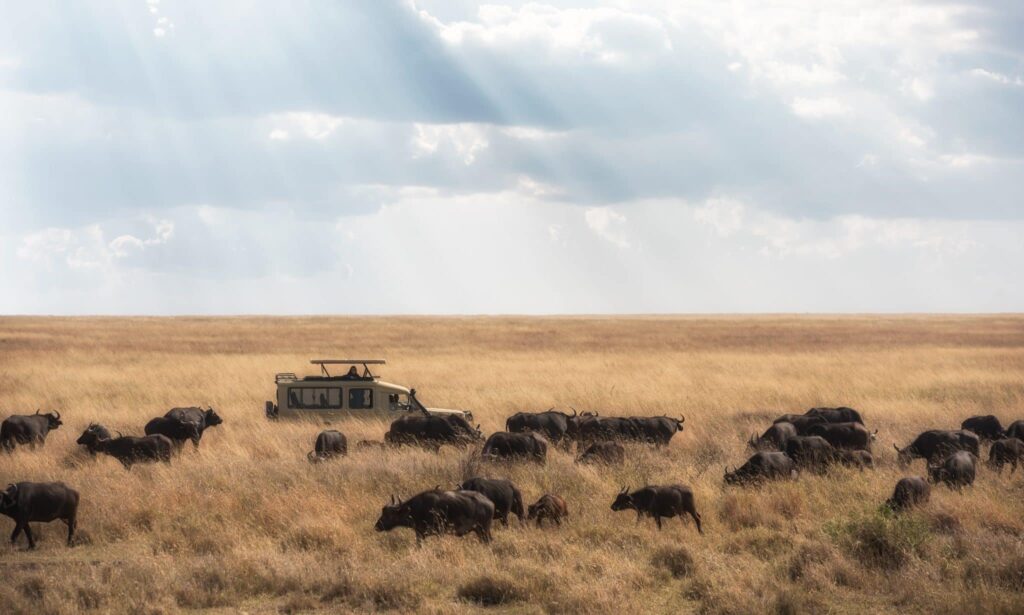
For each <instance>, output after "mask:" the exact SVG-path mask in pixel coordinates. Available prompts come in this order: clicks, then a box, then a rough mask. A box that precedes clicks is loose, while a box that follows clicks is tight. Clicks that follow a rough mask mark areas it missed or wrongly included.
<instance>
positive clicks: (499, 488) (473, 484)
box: [459, 478, 526, 526]
mask: <svg viewBox="0 0 1024 615" xmlns="http://www.w3.org/2000/svg"><path fill="white" fill-rule="evenodd" d="M459 489H461V490H463V491H476V492H477V493H480V494H483V495H484V496H486V497H487V499H488V500H490V501H491V502H492V503H493V504H494V518H495V519H499V520H500V521H501V524H502V525H506V526H507V525H508V515H509V513H512V514H514V515H515V516H516V517H518V518H519V521H522V520H523V517H524V515H525V514H526V513H525V511H524V510H523V494H522V493H521V492H520V491H519V489H518V488H517V487H516V486H515V485H514V484H512V481H510V480H506V479H504V478H471V479H469V480H467V481H464V482H463V483H462V484H461V485H459Z"/></svg>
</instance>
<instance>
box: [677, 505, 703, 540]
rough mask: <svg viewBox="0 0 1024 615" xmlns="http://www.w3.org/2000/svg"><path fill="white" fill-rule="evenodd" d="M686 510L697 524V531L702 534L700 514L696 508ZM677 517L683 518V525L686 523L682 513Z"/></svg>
mask: <svg viewBox="0 0 1024 615" xmlns="http://www.w3.org/2000/svg"><path fill="white" fill-rule="evenodd" d="M688 512H689V513H690V516H691V517H693V522H694V523H696V524H697V533H698V534H703V533H704V530H703V529H701V527H700V514H699V513H698V512H697V511H696V510H690V511H688ZM679 519H680V520H683V525H686V521H685V519H684V517H683V516H682V515H679Z"/></svg>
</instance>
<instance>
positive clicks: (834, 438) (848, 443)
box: [807, 423, 875, 451]
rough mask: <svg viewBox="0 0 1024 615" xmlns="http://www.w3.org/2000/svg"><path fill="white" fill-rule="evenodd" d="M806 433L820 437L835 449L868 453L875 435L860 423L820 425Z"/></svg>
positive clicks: (814, 426)
mask: <svg viewBox="0 0 1024 615" xmlns="http://www.w3.org/2000/svg"><path fill="white" fill-rule="evenodd" d="M807 433H808V434H809V435H812V436H821V437H822V438H825V439H826V440H828V443H829V444H831V445H832V446H834V447H835V448H845V449H850V450H860V451H869V450H871V441H872V440H873V439H874V437H875V434H873V433H871V432H870V431H868V430H867V428H866V427H864V426H863V425H861V424H860V423H821V424H818V425H812V426H811V427H810V428H809V429H808V430H807Z"/></svg>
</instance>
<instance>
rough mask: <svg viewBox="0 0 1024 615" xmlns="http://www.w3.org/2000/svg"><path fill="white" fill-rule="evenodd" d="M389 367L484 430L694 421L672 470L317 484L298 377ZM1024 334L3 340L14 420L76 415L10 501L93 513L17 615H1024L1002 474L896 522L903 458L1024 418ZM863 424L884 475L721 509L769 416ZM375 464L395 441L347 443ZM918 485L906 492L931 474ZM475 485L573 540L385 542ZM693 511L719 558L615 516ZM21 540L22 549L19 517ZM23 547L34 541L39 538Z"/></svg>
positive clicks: (685, 331)
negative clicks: (962, 428) (396, 503)
mask: <svg viewBox="0 0 1024 615" xmlns="http://www.w3.org/2000/svg"><path fill="white" fill-rule="evenodd" d="M337 355H367V356H384V357H386V358H387V359H388V361H389V365H388V366H387V368H386V369H385V370H384V372H383V373H384V376H385V378H386V379H387V380H390V381H393V382H399V383H403V384H407V385H412V386H416V387H417V388H418V389H419V390H420V392H421V394H420V397H421V398H422V399H423V400H424V401H425V402H426V403H427V404H428V405H434V406H441V407H451V408H468V409H471V410H472V411H473V413H474V414H475V416H476V417H477V418H478V419H479V421H480V422H481V423H482V424H483V428H484V430H485V431H487V432H490V431H494V430H497V429H499V428H501V426H502V425H503V424H504V417H506V416H507V415H509V414H511V413H513V412H515V411H519V410H543V409H546V408H548V407H551V406H560V407H567V406H570V405H571V406H575V407H576V408H580V409H584V408H586V409H595V410H599V411H601V412H602V413H603V414H613V413H623V414H652V415H653V414H662V413H667V414H670V415H678V414H680V413H683V414H685V415H686V418H687V420H686V431H685V432H684V433H683V434H682V435H681V436H677V437H676V438H675V439H674V440H673V442H672V445H671V446H670V447H668V448H667V449H664V450H654V449H650V448H647V447H630V459H629V461H627V463H626V464H625V465H624V466H623V467H620V468H598V467H577V466H576V465H575V464H574V463H573V460H572V456H571V454H568V453H564V452H560V451H555V452H554V453H552V455H551V457H550V459H549V461H548V463H547V465H546V466H544V467H536V466H534V465H527V466H495V465H490V466H481V465H480V464H479V463H478V462H476V461H474V460H473V459H472V455H471V453H470V452H460V451H457V450H453V449H444V450H442V452H441V454H440V455H433V454H430V453H427V452H422V451H415V450H402V451H400V452H394V451H389V452H381V451H374V452H363V453H358V452H357V453H354V454H352V455H350V456H349V457H348V458H346V459H342V460H338V461H335V462H331V463H326V464H321V465H319V466H311V465H310V464H309V463H307V462H306V459H305V453H306V451H308V450H309V449H310V448H311V446H312V441H313V438H314V436H315V434H316V432H317V431H318V429H319V428H320V426H318V425H315V424H312V423H301V422H292V423H282V424H273V423H270V422H268V421H266V420H265V419H264V418H263V402H264V400H265V399H269V398H270V396H271V395H272V392H273V374H274V373H275V372H277V371H297V372H306V371H308V369H309V367H310V366H309V365H308V364H307V361H308V359H310V358H312V357H318V356H337ZM1022 402H1024V318H1022V317H1015V316H1008V317H970V318H968V317H914V318H910V317H906V318H902V317H892V318H883V317H863V318H861V317H843V318H817V317H815V318H811V317H750V318H724V317H723V318H696V317H692V318H684V317H679V318H676V317H665V318H660V317H646V318H546V319H542V318H288V319H277V318H273V319H271V318H267V319H261V318H179V319H150V318H137V319H123V318H117V319H114V318H110V319H106V318H95V319H92V318H90V319H46V318H4V319H0V413H3V414H4V415H6V414H10V413H27V412H32V411H34V410H35V409H36V408H37V407H43V408H57V409H59V410H61V411H62V412H63V414H64V421H65V425H64V427H62V428H61V429H59V430H58V431H56V432H53V433H52V434H51V435H50V439H49V441H48V443H47V445H46V447H45V448H43V449H41V450H39V451H36V452H31V451H29V450H27V449H19V450H18V451H17V452H16V453H15V454H14V455H12V456H6V455H4V456H0V482H3V483H4V484H6V483H7V482H11V481H15V480H62V481H64V482H66V483H68V484H69V485H71V486H73V487H75V488H76V489H78V490H79V491H80V492H81V494H82V504H81V509H80V516H79V526H80V528H81V530H80V544H79V545H77V546H75V547H74V548H71V549H68V548H66V547H65V546H64V545H63V541H62V539H61V535H62V528H63V525H62V524H59V523H55V524H51V525H48V526H39V527H40V528H41V532H40V533H41V534H42V541H41V544H40V548H39V549H38V550H37V551H35V552H26V551H22V550H11V549H10V548H9V547H0V553H2V554H0V571H2V579H3V581H2V582H0V612H3V613H22V612H23V613H46V612H54V613H79V612H83V611H90V610H91V611H95V612H112V613H123V612H139V613H151V612H152V613H159V612H162V613H171V612H179V611H188V610H211V611H212V612H218V611H219V612H235V611H239V610H244V611H248V612H277V611H281V612H307V611H309V612H316V611H324V612H343V611H372V610H389V609H396V610H422V611H427V612H438V613H453V612H468V611H473V610H476V609H478V608H480V605H481V604H494V603H498V604H497V605H496V606H492V607H491V609H492V610H495V611H502V610H507V611H512V612H523V613H533V612H554V613H613V612H614V613H618V612H623V611H624V610H628V611H632V612H638V611H643V612H680V611H683V612H688V611H694V612H702V613H705V612H706V613H753V612H779V613H801V612H813V613H821V612H834V613H864V612H900V613H908V612H909V613H915V612H916V613H954V612H955V613H960V612H987V613H997V612H1006V613H1011V612H1022V611H1024V593H1022V592H1024V546H1022V544H1024V543H1022V539H1024V488H1022V480H1024V477H1022V476H1021V475H1019V474H1018V475H1017V476H1014V477H1012V478H1011V477H1009V476H1008V475H1005V474H1004V476H1002V477H998V476H995V475H993V474H992V473H991V472H989V471H987V470H984V469H983V470H982V471H981V473H980V477H979V480H978V483H977V484H976V485H975V486H974V487H973V488H970V489H967V490H965V491H964V492H963V493H962V494H957V493H954V492H950V491H948V490H946V489H944V488H940V489H936V491H935V494H934V496H933V499H932V502H931V503H930V505H929V506H927V507H926V508H925V509H923V510H920V511H917V512H913V513H910V514H908V515H906V516H904V517H902V518H898V519H896V518H892V517H890V516H886V515H884V514H882V513H880V512H879V504H880V503H881V502H882V501H883V500H885V498H887V497H888V496H889V495H890V493H891V489H892V486H893V485H894V483H895V482H896V480H897V479H898V478H899V477H900V476H902V475H904V472H902V471H901V470H900V469H899V468H897V467H896V466H895V459H894V453H893V451H892V447H891V443H892V442H894V441H896V442H905V441H906V440H908V439H909V438H910V437H911V436H912V435H914V434H916V433H917V432H918V431H921V430H923V429H925V428H932V427H946V428H951V427H956V426H958V425H959V423H960V421H961V420H962V419H963V418H964V417H966V416H968V415H971V414H977V413H989V412H992V413H994V414H996V415H999V416H1000V417H1001V418H1002V419H1003V420H1004V421H1009V420H1012V419H1015V418H1024V403H1022ZM208 403H209V404H212V405H213V406H214V407H216V408H217V409H218V411H219V412H220V413H221V415H222V416H223V417H224V418H225V421H226V422H225V424H224V425H222V426H220V427H217V428H214V429H213V430H212V431H210V432H208V433H207V435H206V436H205V437H204V439H203V444H202V448H201V450H200V451H199V452H193V451H191V450H190V449H186V450H185V453H184V454H183V456H182V457H180V458H178V459H175V461H174V463H173V464H172V465H171V466H169V467H167V466H163V465H158V466H137V467H135V468H133V469H132V470H131V471H130V472H126V471H125V470H124V469H122V468H121V466H120V465H119V464H118V463H117V462H116V461H114V460H112V459H109V458H100V459H97V460H95V461H93V460H90V459H89V458H87V457H86V456H85V455H83V454H82V453H81V452H80V451H76V447H75V445H74V440H75V438H77V436H78V435H79V433H81V431H82V429H83V428H84V427H85V426H86V425H87V424H88V423H89V422H90V421H93V420H99V421H102V422H103V423H104V424H106V425H107V426H109V427H111V428H115V429H120V430H122V431H124V432H125V433H129V432H131V433H141V430H142V426H143V425H144V424H145V422H146V421H147V420H148V419H149V418H150V417H153V416H158V415H160V414H162V413H163V412H165V411H166V410H167V409H168V408H170V407H172V406H176V405H192V404H204V405H205V404H208ZM815 405H850V406H853V407H856V408H858V409H860V410H861V411H862V412H863V414H864V415H865V418H866V420H867V422H868V424H869V426H870V427H871V428H872V429H874V428H876V427H877V428H878V429H879V440H878V443H877V445H876V454H877V457H878V464H879V469H878V470H877V471H875V472H866V473H859V472H855V471H836V472H833V473H831V474H830V475H827V476H805V477H803V478H801V479H800V480H799V481H797V482H793V483H784V484H777V485H772V486H769V487H765V488H761V489H748V490H740V489H725V488H723V486H722V480H721V478H722V467H723V465H725V464H726V463H728V464H730V465H732V464H739V463H740V462H742V461H743V460H744V459H745V458H746V457H747V455H748V452H747V451H746V450H745V448H744V445H745V444H744V443H745V440H746V438H747V437H748V436H749V435H750V433H751V432H752V431H754V430H757V429H761V428H763V426H765V425H766V424H767V423H769V422H770V419H771V417H772V416H773V415H775V414H778V413H782V412H799V411H803V410H804V409H806V408H808V407H811V406H815ZM340 428H341V429H342V430H343V431H345V432H346V433H347V434H348V435H349V438H350V441H354V440H358V439H361V438H373V439H379V438H380V437H381V435H382V434H383V432H384V431H385V425H384V424H382V423H378V422H352V423H345V424H342V425H341V426H340ZM921 463H922V462H917V465H915V466H914V467H913V468H912V469H911V470H909V471H908V473H916V474H920V473H922V472H923V467H922V465H921ZM475 471H479V472H482V473H484V474H487V475H492V476H500V475H507V476H509V477H510V478H512V479H513V480H514V481H515V482H516V483H517V484H518V485H519V486H520V487H521V488H522V489H523V491H524V494H525V497H526V498H527V499H528V500H530V501H532V500H534V499H535V498H537V497H538V496H539V495H541V494H542V493H543V492H545V491H552V492H557V493H560V494H562V495H563V496H564V497H565V498H566V500H567V501H568V502H569V505H570V510H571V516H570V518H569V522H568V524H567V525H563V527H562V528H560V529H557V528H551V529H548V528H545V529H544V530H540V531H538V530H536V529H534V528H532V527H529V528H527V527H519V526H518V524H517V523H515V522H513V524H512V526H511V527H510V528H509V529H502V528H500V527H498V528H497V529H496V531H495V540H494V542H493V544H491V545H489V546H486V545H481V544H479V543H478V542H477V541H476V540H475V539H474V538H472V537H467V538H464V539H457V538H452V537H445V538H434V539H428V540H427V542H426V543H425V546H424V548H422V549H417V548H416V547H415V546H414V539H413V536H412V533H411V532H410V531H408V530H395V531H394V532H392V533H389V534H378V533H375V532H374V531H373V529H372V528H373V523H374V521H375V520H376V517H377V515H378V514H379V510H380V506H381V505H382V504H383V503H384V502H385V501H386V500H387V499H388V496H389V494H391V493H393V492H397V493H400V494H403V495H406V496H408V495H411V494H413V493H415V492H417V491H419V490H421V489H424V488H429V487H433V486H434V485H437V484H443V485H448V484H452V483H454V482H456V481H459V480H460V479H462V478H464V477H465V476H466V475H467V474H469V473H472V472H475ZM669 481H671V482H681V483H684V484H689V485H691V486H692V487H693V488H694V490H695V492H696V496H697V503H698V507H699V510H701V512H702V514H703V517H704V520H705V532H706V533H705V535H704V536H699V535H698V534H697V533H696V531H695V530H694V528H693V525H692V524H686V525H684V524H683V523H680V522H679V521H676V520H672V521H670V522H669V523H668V524H667V525H666V528H665V530H663V531H662V532H657V531H656V530H655V529H654V525H653V523H651V522H649V521H648V522H645V523H641V524H639V525H634V520H633V515H632V513H628V514H627V513H619V514H616V513H613V512H612V511H611V510H609V504H610V503H611V500H612V499H613V497H614V495H615V493H616V491H617V490H618V488H619V487H620V486H621V485H625V484H629V485H632V486H638V485H641V484H644V483H660V482H669ZM0 519H2V521H0V527H2V528H3V531H5V532H6V531H10V529H11V528H12V527H13V523H11V522H9V520H7V519H6V518H5V517H0ZM22 540H24V539H22Z"/></svg>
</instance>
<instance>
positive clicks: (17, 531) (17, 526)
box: [11, 521, 22, 545]
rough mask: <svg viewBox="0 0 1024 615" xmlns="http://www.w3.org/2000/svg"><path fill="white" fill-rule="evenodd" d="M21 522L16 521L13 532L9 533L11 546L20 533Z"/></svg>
mask: <svg viewBox="0 0 1024 615" xmlns="http://www.w3.org/2000/svg"><path fill="white" fill-rule="evenodd" d="M21 530H22V527H21V521H17V522H15V524H14V531H13V532H11V544H12V545H13V544H14V543H15V542H17V540H18V534H20V533H21Z"/></svg>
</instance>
